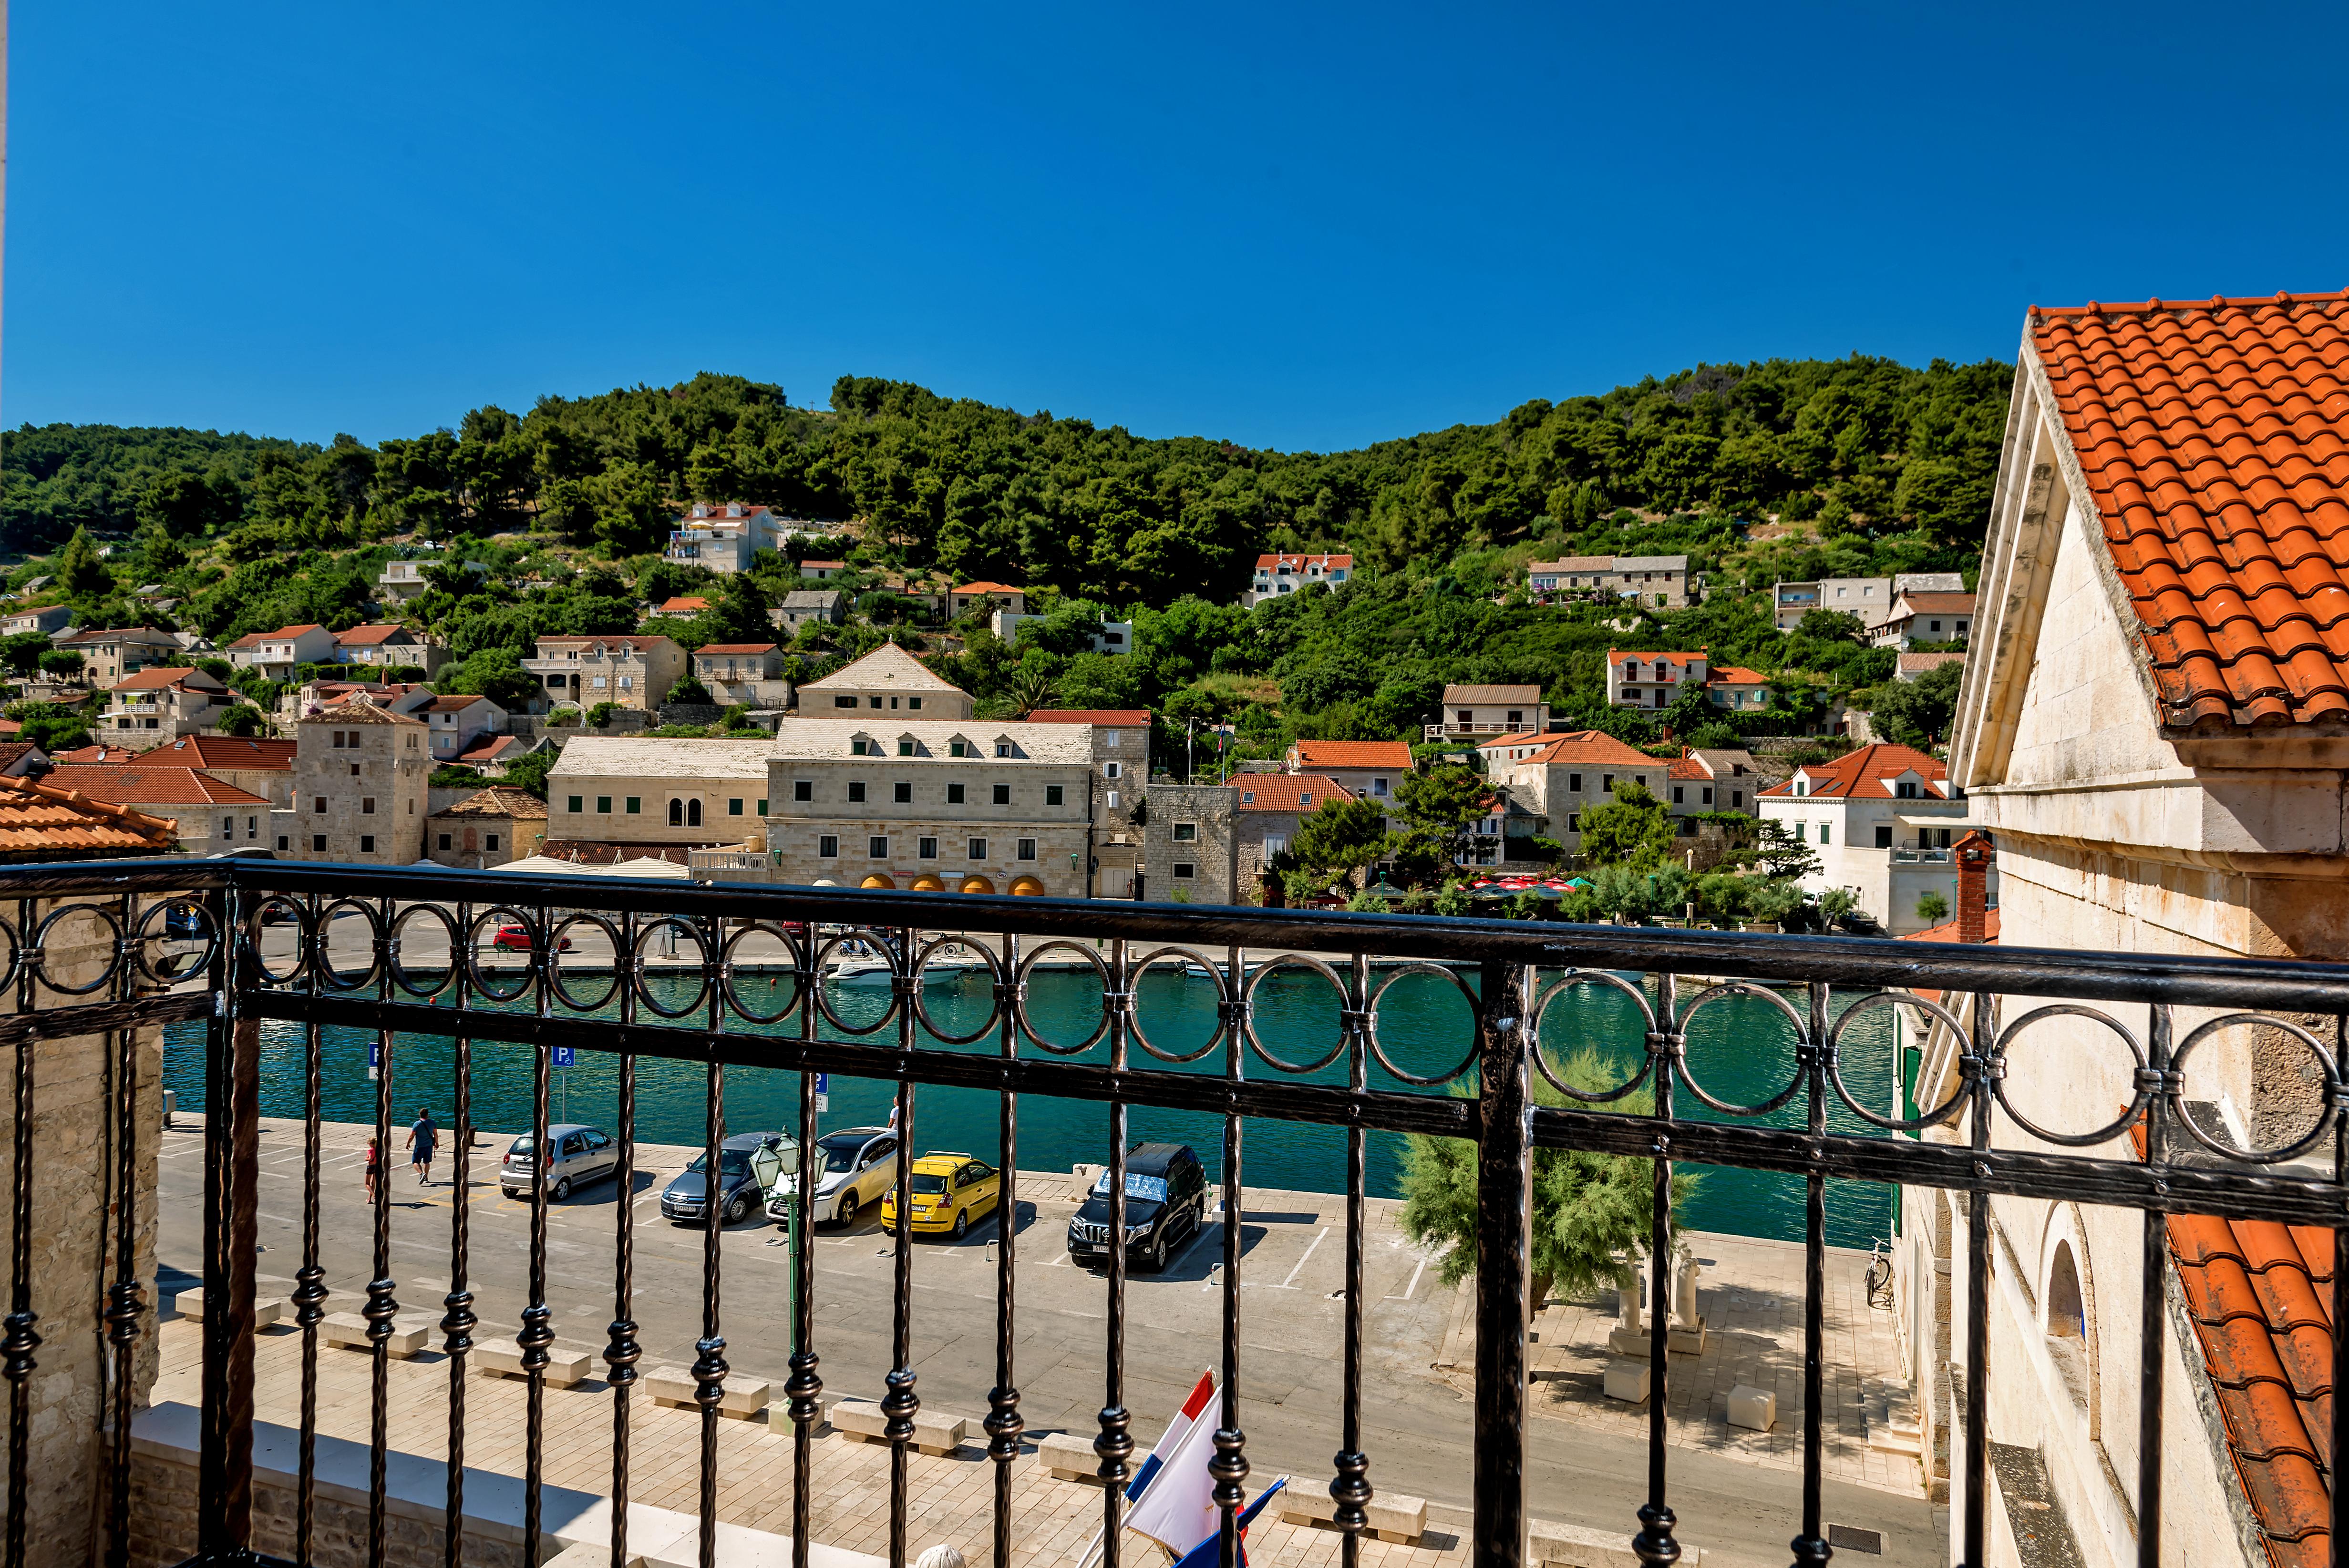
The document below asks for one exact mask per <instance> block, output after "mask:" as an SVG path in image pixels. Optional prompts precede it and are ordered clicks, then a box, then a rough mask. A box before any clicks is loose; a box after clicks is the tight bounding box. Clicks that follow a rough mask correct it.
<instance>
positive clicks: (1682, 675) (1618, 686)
mask: <svg viewBox="0 0 2349 1568" xmlns="http://www.w3.org/2000/svg"><path fill="white" fill-rule="evenodd" d="M1712 668H1713V659H1712V655H1710V653H1709V652H1708V651H1707V650H1705V649H1703V648H1699V649H1697V650H1696V651H1695V652H1694V653H1682V652H1680V651H1679V650H1677V649H1674V650H1668V651H1661V652H1651V651H1648V650H1644V649H1639V648H1609V649H1608V650H1607V703H1608V706H1609V707H1671V705H1672V702H1673V700H1674V699H1675V698H1677V697H1678V696H1680V695H1681V687H1682V686H1683V685H1685V684H1686V683H1688V682H1690V681H1694V682H1696V683H1697V684H1698V685H1699V686H1702V685H1703V684H1704V683H1705V681H1706V680H1707V679H1708V678H1710V672H1711V670H1712Z"/></svg>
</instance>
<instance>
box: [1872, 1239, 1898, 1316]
mask: <svg viewBox="0 0 2349 1568" xmlns="http://www.w3.org/2000/svg"><path fill="white" fill-rule="evenodd" d="M1868 1241H1869V1242H1870V1243H1873V1244H1872V1245H1870V1246H1869V1248H1868V1305H1870V1306H1881V1307H1886V1308H1889V1307H1890V1306H1891V1305H1892V1251H1891V1249H1892V1243H1890V1242H1889V1241H1888V1240H1886V1239H1885V1238H1884V1237H1882V1236H1870V1237H1869V1238H1868Z"/></svg>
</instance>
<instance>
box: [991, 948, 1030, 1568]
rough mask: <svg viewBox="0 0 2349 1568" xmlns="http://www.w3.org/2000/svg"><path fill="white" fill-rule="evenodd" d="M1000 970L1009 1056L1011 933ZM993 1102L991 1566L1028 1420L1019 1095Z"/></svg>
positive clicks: (1012, 1030)
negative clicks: (1021, 1301)
mask: <svg viewBox="0 0 2349 1568" xmlns="http://www.w3.org/2000/svg"><path fill="white" fill-rule="evenodd" d="M1002 972H1003V975H1004V976H1005V978H1004V981H1003V982H1002V983H1000V984H999V985H998V986H997V987H996V993H995V1006H996V1011H997V1012H998V1013H999V1015H1000V1022H1001V1025H1002V1038H1001V1044H1000V1047H999V1048H1000V1049H1001V1051H1002V1054H1003V1059H1004V1060H1005V1061H1011V1060H1013V1059H1015V1058H1017V1057H1018V1056H1019V1023H1018V1020H1017V1019H1016V1018H1015V1017H1014V1016H1013V1009H1014V1007H1015V1006H1016V1005H1017V1001H1016V992H1017V990H1018V984H1017V981H1016V980H1014V979H1013V978H1012V977H1013V976H1016V975H1018V974H1019V943H1018V939H1017V938H1015V937H1012V936H1008V935H1007V936H1006V937H1004V939H1003V971H1002ZM998 1104H999V1107H1000V1114H1001V1125H1000V1127H999V1139H1000V1141H1001V1144H1002V1148H1001V1150H999V1159H998V1160H997V1161H996V1164H997V1167H998V1169H999V1170H1000V1171H1001V1172H1002V1174H1001V1176H1000V1178H999V1180H1000V1181H1001V1183H1002V1185H1001V1188H1000V1190H999V1191H998V1192H997V1194H996V1203H995V1387H992V1388H990V1389H988V1394H987V1420H986V1423H985V1425H986V1428H987V1439H988V1440H987V1452H988V1458H989V1459H992V1460H994V1461H995V1542H994V1546H995V1553H994V1560H995V1568H1011V1461H1012V1460H1016V1459H1018V1458H1019V1434H1020V1433H1021V1432H1022V1431H1023V1430H1025V1429H1026V1425H1027V1423H1025V1422H1024V1421H1022V1420H1021V1419H1020V1418H1019V1378H1018V1377H1016V1376H1015V1375H1014V1369H1013V1366H1012V1356H1013V1350H1014V1342H1013V1335H1012V1318H1013V1311H1012V1308H1013V1305H1014V1303H1015V1301H1016V1300H1017V1296H1018V1293H1017V1290H1016V1288H1015V1287H1016V1286H1017V1284H1018V1283H1019V1270H1018V1266H1017V1254H1018V1253H1019V1096H1018V1095H1016V1094H1014V1093H1013V1092H1012V1091H1011V1090H1009V1089H1005V1090H1004V1091H1003V1092H1002V1093H1001V1094H1000V1095H999V1097H998Z"/></svg>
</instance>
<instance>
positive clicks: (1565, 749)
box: [1504, 729, 1665, 768]
mask: <svg viewBox="0 0 2349 1568" xmlns="http://www.w3.org/2000/svg"><path fill="white" fill-rule="evenodd" d="M1504 760H1508V761H1516V762H1545V763H1551V764H1558V763H1578V764H1580V765H1581V766H1583V767H1586V768H1597V767H1603V766H1609V765H1612V766H1615V767H1630V768H1661V767H1663V766H1664V762H1665V759H1664V758H1661V757H1651V756H1649V755H1648V754H1647V753H1646V752H1644V751H1641V750H1640V749H1639V748H1637V747H1635V746H1630V745H1626V744H1625V743H1624V742H1622V741H1620V740H1618V739H1616V738H1614V737H1613V736H1611V735H1609V734H1608V733H1607V732H1606V731H1605V730H1603V729H1574V730H1568V732H1567V733H1565V734H1564V735H1549V736H1545V737H1543V745H1542V748H1541V749H1540V750H1538V751H1537V752H1535V753H1534V754H1533V755H1532V756H1530V757H1519V758H1504Z"/></svg>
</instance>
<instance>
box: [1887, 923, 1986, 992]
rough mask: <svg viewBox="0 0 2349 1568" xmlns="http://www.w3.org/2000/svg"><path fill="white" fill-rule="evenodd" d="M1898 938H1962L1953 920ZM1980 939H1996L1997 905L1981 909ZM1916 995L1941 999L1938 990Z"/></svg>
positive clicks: (1953, 939) (1935, 939)
mask: <svg viewBox="0 0 2349 1568" xmlns="http://www.w3.org/2000/svg"><path fill="white" fill-rule="evenodd" d="M1900 940H1901V941H1903V942H1959V941H1962V940H1964V939H1963V938H1961V936H1959V935H1958V923H1957V922H1956V921H1954V920H1945V921H1943V922H1942V923H1940V924H1939V925H1929V926H1927V927H1926V928H1925V929H1924V930H1922V931H1912V932H1910V933H1909V934H1908V935H1906V936H1904V937H1902V938H1901V939H1900ZM1982 940H1983V941H1984V942H1996V941H1997V940H1998V905H1996V904H1992V905H1991V906H1990V907H1989V908H1988V909H1985V910H1983V911H1982ZM1917 995H1920V996H1922V997H1925V998H1926V999H1927V1000H1929V1001H1935V1002H1938V1001H1940V999H1941V994H1940V992H1939V991H1921V990H1920V991H1919V992H1918V993H1917Z"/></svg>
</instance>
